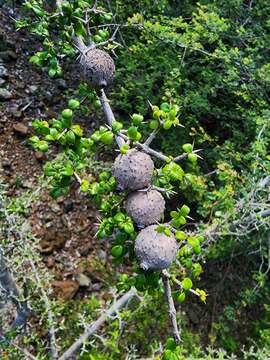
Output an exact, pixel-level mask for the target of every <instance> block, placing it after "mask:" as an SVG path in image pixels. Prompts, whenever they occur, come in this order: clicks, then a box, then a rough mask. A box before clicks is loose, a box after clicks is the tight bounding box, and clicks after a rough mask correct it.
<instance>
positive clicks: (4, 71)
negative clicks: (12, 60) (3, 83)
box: [0, 64, 8, 78]
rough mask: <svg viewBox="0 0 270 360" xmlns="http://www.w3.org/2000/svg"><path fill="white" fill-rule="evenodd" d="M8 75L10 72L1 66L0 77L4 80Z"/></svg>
mask: <svg viewBox="0 0 270 360" xmlns="http://www.w3.org/2000/svg"><path fill="white" fill-rule="evenodd" d="M7 74H8V71H7V68H6V67H5V66H4V65H2V64H0V77H1V78H3V77H6V76H7Z"/></svg>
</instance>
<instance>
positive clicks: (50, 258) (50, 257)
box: [47, 256, 55, 269]
mask: <svg viewBox="0 0 270 360" xmlns="http://www.w3.org/2000/svg"><path fill="white" fill-rule="evenodd" d="M54 264H55V262H54V258H53V257H52V256H49V257H48V258H47V267H48V268H49V269H51V268H52V267H53V266H54Z"/></svg>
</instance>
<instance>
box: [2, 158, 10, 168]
mask: <svg viewBox="0 0 270 360" xmlns="http://www.w3.org/2000/svg"><path fill="white" fill-rule="evenodd" d="M2 168H3V169H5V170H11V163H10V160H3V161H2Z"/></svg>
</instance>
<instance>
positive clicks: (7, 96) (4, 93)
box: [0, 88, 12, 101]
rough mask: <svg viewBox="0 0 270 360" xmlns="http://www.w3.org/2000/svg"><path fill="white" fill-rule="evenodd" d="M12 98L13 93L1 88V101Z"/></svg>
mask: <svg viewBox="0 0 270 360" xmlns="http://www.w3.org/2000/svg"><path fill="white" fill-rule="evenodd" d="M11 98H12V92H11V91H9V90H7V89H4V88H0V100H3V101H5V100H9V99H11Z"/></svg>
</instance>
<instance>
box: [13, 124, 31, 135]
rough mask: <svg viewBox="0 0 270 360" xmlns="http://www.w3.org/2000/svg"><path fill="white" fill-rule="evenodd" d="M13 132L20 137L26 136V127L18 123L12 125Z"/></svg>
mask: <svg viewBox="0 0 270 360" xmlns="http://www.w3.org/2000/svg"><path fill="white" fill-rule="evenodd" d="M13 131H14V132H15V133H17V134H18V135H21V136H26V135H27V134H28V127H27V126H25V125H23V124H21V123H18V124H14V125H13Z"/></svg>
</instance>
